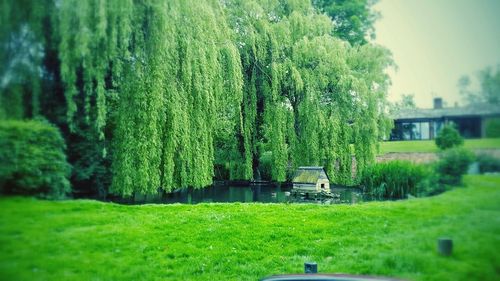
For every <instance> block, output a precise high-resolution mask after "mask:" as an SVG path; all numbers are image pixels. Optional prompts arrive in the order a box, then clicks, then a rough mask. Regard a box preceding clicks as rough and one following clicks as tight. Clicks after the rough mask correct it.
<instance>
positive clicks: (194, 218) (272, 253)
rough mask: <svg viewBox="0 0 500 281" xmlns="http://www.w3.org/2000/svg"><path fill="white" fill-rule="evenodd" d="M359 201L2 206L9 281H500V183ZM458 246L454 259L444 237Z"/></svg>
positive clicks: (3, 275)
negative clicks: (360, 278) (378, 280)
mask: <svg viewBox="0 0 500 281" xmlns="http://www.w3.org/2000/svg"><path fill="white" fill-rule="evenodd" d="M465 180H466V184H467V185H468V187H466V188H457V189H455V190H453V191H450V192H447V193H445V194H442V195H440V196H436V197H430V198H422V199H411V200H407V201H396V202H371V203H363V204H359V205H331V206H326V205H313V204H296V205H290V204H289V205H287V204H253V203H252V204H237V203H236V204H234V203H231V204H200V205H178V204H175V205H142V206H124V205H117V204H110V203H101V202H96V201H87V200H75V201H62V202H61V201H60V202H51V201H39V200H35V199H29V198H18V197H17V198H3V199H0V208H1V212H0V279H1V280H258V279H259V278H261V277H263V276H267V275H270V274H279V273H297V272H302V271H303V262H305V261H316V262H317V263H318V267H319V271H320V272H344V273H360V274H361V273H362V274H375V275H388V276H395V277H400V278H406V279H409V280H499V278H500V255H499V254H498V253H499V252H500V177H497V176H469V177H466V179H465ZM441 236H449V237H452V238H453V239H454V243H455V251H454V253H453V255H452V256H450V257H443V256H440V255H438V254H437V253H436V239H437V238H438V237H441Z"/></svg>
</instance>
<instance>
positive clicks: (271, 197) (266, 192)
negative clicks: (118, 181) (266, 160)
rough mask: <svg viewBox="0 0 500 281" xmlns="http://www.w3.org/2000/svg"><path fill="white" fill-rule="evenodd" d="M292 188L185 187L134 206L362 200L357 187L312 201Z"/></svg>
mask: <svg viewBox="0 0 500 281" xmlns="http://www.w3.org/2000/svg"><path fill="white" fill-rule="evenodd" d="M290 191H291V187H288V186H277V185H269V184H251V185H246V186H241V185H223V184H218V185H213V186H209V187H206V188H202V189H192V188H186V189H181V190H177V191H175V192H172V193H164V194H159V195H151V196H149V195H148V196H141V195H139V196H135V198H134V203H136V204H137V203H139V204H140V203H163V204H172V203H184V204H198V203H216V202H217V203H219V202H262V203H318V204H342V203H344V204H355V203H357V202H362V201H364V199H363V194H362V193H361V190H360V189H358V188H346V187H332V188H331V192H332V194H333V195H334V196H333V197H332V198H323V199H321V200H312V199H308V198H304V197H296V196H293V195H291V192H290Z"/></svg>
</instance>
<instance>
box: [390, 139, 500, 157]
mask: <svg viewBox="0 0 500 281" xmlns="http://www.w3.org/2000/svg"><path fill="white" fill-rule="evenodd" d="M464 146H465V148H468V149H472V150H475V149H485V148H498V149H500V139H470V140H465V142H464ZM438 150H439V149H438V148H437V146H436V144H435V142H434V140H422V141H386V142H381V143H380V154H386V153H389V152H437V151H438Z"/></svg>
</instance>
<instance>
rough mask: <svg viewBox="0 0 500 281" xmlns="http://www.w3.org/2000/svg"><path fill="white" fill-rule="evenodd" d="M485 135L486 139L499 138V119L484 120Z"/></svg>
mask: <svg viewBox="0 0 500 281" xmlns="http://www.w3.org/2000/svg"><path fill="white" fill-rule="evenodd" d="M485 134H486V137H487V138H500V118H491V119H487V120H486V124H485Z"/></svg>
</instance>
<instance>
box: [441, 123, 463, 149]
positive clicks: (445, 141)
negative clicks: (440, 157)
mask: <svg viewBox="0 0 500 281" xmlns="http://www.w3.org/2000/svg"><path fill="white" fill-rule="evenodd" d="M435 141H436V145H437V147H439V148H440V149H442V150H445V149H448V148H452V147H455V146H461V145H462V144H463V143H464V139H463V138H462V137H461V136H460V133H459V132H458V131H457V129H456V128H455V126H454V125H452V124H448V125H445V126H444V127H443V129H441V131H439V133H438V135H437V136H436V140H435Z"/></svg>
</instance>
